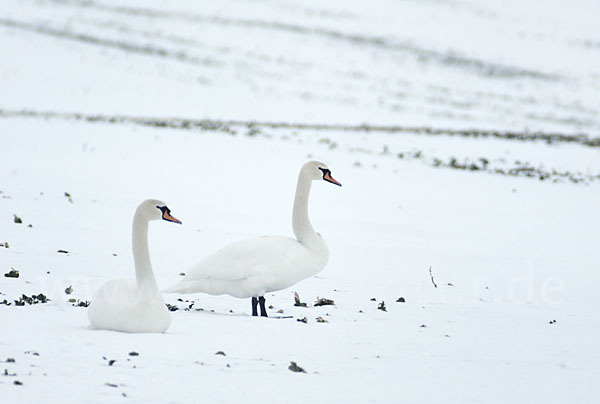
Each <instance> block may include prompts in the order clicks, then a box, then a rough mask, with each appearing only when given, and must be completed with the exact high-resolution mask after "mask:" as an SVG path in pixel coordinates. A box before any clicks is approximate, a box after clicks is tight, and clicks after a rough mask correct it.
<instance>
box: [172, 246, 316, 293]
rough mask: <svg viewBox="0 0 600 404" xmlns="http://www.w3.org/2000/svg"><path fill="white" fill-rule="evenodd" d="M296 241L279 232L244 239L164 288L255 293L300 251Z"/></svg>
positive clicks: (179, 290) (187, 290)
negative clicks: (275, 234)
mask: <svg viewBox="0 0 600 404" xmlns="http://www.w3.org/2000/svg"><path fill="white" fill-rule="evenodd" d="M304 250H305V247H303V246H302V245H301V244H300V243H298V241H296V240H294V239H291V238H288V237H279V236H269V237H260V238H255V239H249V240H243V241H240V242H237V243H234V244H230V245H229V246H227V247H225V248H223V249H221V250H219V251H217V252H216V253H214V254H213V255H210V256H208V257H206V258H204V259H203V260H201V261H200V262H198V263H197V264H196V265H194V266H193V267H192V268H190V270H188V271H187V273H186V276H185V278H184V279H183V280H182V281H180V282H179V283H177V284H175V285H173V286H172V287H170V288H168V289H167V290H165V292H175V293H176V292H178V293H195V292H203V293H209V294H228V295H232V296H236V297H249V296H255V295H256V293H260V292H257V291H258V290H259V289H260V288H259V287H258V286H257V285H259V284H260V285H266V284H268V283H270V282H269V281H270V279H268V278H273V277H274V274H277V273H280V272H285V267H286V266H287V265H288V263H289V262H291V261H293V260H294V258H295V257H296V256H298V255H299V254H300V253H301V252H304V253H305V251H304Z"/></svg>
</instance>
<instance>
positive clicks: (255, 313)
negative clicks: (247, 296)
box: [252, 297, 258, 317]
mask: <svg viewBox="0 0 600 404" xmlns="http://www.w3.org/2000/svg"><path fill="white" fill-rule="evenodd" d="M252 316H253V317H256V316H258V299H257V298H255V297H253V298H252Z"/></svg>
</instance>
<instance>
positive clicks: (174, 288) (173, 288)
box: [161, 282, 185, 293]
mask: <svg viewBox="0 0 600 404" xmlns="http://www.w3.org/2000/svg"><path fill="white" fill-rule="evenodd" d="M184 289H185V287H184V286H183V285H181V282H178V283H176V284H175V285H172V286H171V287H168V288H166V289H163V290H161V292H162V293H180V292H183V291H184Z"/></svg>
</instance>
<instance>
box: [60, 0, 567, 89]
mask: <svg viewBox="0 0 600 404" xmlns="http://www.w3.org/2000/svg"><path fill="white" fill-rule="evenodd" d="M51 1H52V2H53V3H55V4H62V5H68V6H76V7H83V8H93V9H97V10H100V11H105V12H110V13H114V14H123V15H128V16H135V17H146V18H155V19H159V18H161V19H176V20H180V21H186V22H190V23H212V24H219V25H231V26H238V27H245V28H256V29H266V30H275V31H284V32H290V33H295V34H300V35H312V36H320V37H324V38H328V39H332V40H336V41H343V42H346V43H350V44H353V45H359V46H370V47H376V48H379V49H384V50H387V51H395V52H403V53H408V54H410V55H412V56H413V57H415V58H416V59H418V60H419V61H420V62H423V63H427V62H429V63H437V64H440V65H443V66H447V67H452V68H459V69H468V70H471V71H473V72H475V73H477V74H479V75H482V76H488V77H493V78H505V79H521V78H527V79H535V80H544V81H557V80H560V79H561V77H560V76H559V75H558V74H554V73H547V72H541V71H537V70H531V69H526V68H522V67H518V66H510V65H504V64H499V63H493V62H488V61H485V60H480V59H476V58H472V57H468V56H464V55H460V54H458V53H455V52H452V51H448V52H440V51H437V50H433V49H427V48H423V47H419V46H416V45H414V44H411V43H410V42H408V41H404V42H397V41H390V40H388V39H386V38H383V37H378V36H368V35H359V34H352V33H347V32H343V31H337V30H334V29H331V28H325V27H308V26H304V25H299V24H292V23H287V22H279V21H269V20H259V19H241V18H225V17H221V16H212V17H209V16H202V15H198V14H192V13H186V12H178V11H168V10H158V9H151V8H140V7H130V6H119V5H108V4H103V3H100V2H96V1H92V0H85V1H79V0H51Z"/></svg>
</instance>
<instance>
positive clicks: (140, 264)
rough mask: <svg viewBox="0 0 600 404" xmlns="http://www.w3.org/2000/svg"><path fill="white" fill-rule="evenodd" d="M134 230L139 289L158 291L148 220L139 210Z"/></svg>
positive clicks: (134, 256)
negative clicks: (149, 240) (149, 246)
mask: <svg viewBox="0 0 600 404" xmlns="http://www.w3.org/2000/svg"><path fill="white" fill-rule="evenodd" d="M132 230H133V231H132V241H133V261H134V263H135V278H136V281H137V286H138V291H139V292H140V291H141V292H154V291H158V288H157V286H156V280H155V279H154V273H153V272H152V265H151V264H150V253H149V251H148V220H147V219H146V218H144V217H143V216H142V214H141V213H140V212H139V211H136V212H135V216H134V217H133V229H132Z"/></svg>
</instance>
